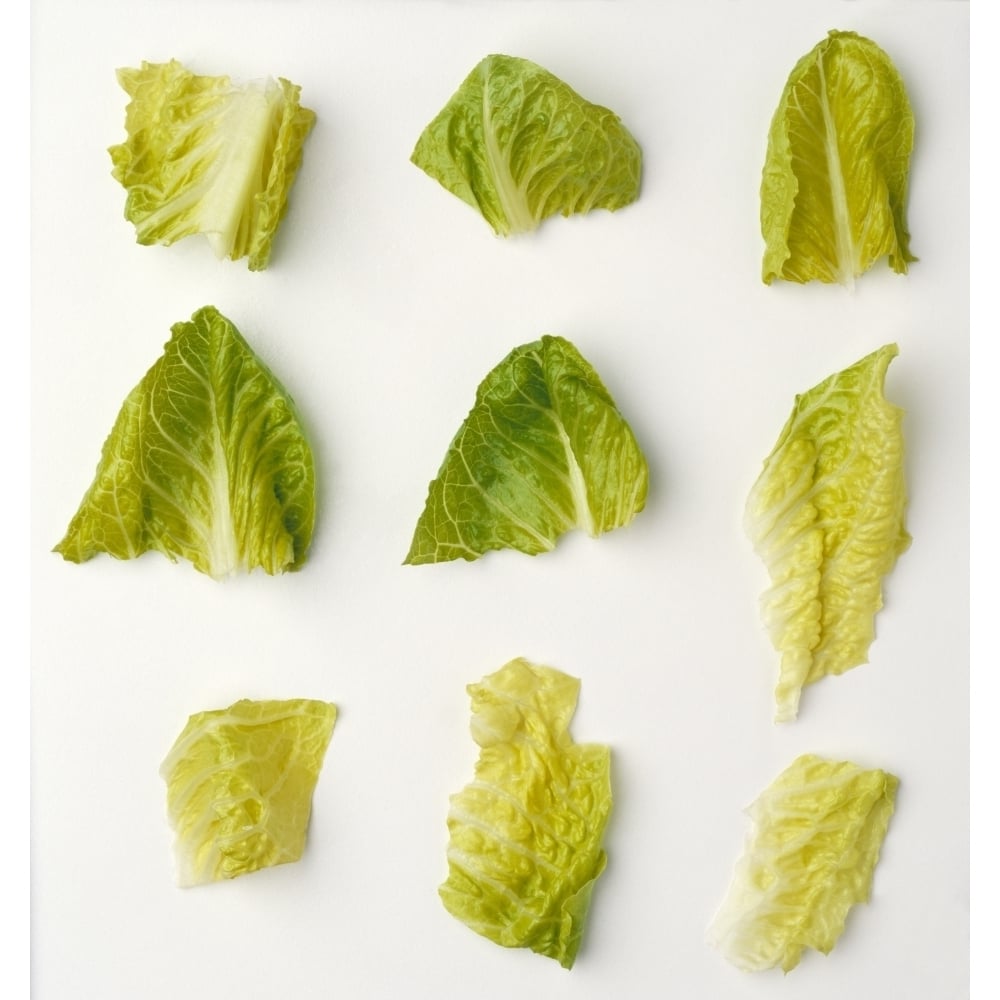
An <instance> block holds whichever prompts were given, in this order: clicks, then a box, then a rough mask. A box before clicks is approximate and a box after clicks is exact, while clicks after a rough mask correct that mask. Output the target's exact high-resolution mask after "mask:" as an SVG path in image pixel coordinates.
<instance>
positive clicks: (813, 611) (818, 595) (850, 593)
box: [746, 344, 910, 722]
mask: <svg viewBox="0 0 1000 1000" xmlns="http://www.w3.org/2000/svg"><path fill="white" fill-rule="evenodd" d="M898 353H899V350H898V348H897V347H896V345H895V344H887V345H886V346H885V347H882V348H880V349H879V350H877V351H875V352H873V353H872V354H869V355H868V356H867V357H865V358H862V359H861V360H860V361H859V362H858V363H857V364H855V365H852V366H851V367H850V368H847V369H845V370H844V371H842V372H838V373H837V374H835V375H831V376H830V377H829V378H828V379H826V380H825V381H823V382H821V383H820V384H819V385H817V386H816V387H815V388H813V389H810V390H809V391H808V392H806V393H804V394H802V395H801V396H797V397H796V399H795V407H794V409H793V410H792V415H791V416H790V417H789V418H788V422H787V423H786V424H785V427H784V429H783V430H782V432H781V436H780V437H779V438H778V443H777V444H776V445H775V447H774V450H773V451H772V452H771V454H770V456H769V457H768V458H767V459H766V461H765V462H764V468H763V470H762V471H761V474H760V476H759V477H758V479H757V482H756V483H755V484H754V486H753V488H752V490H751V491H750V496H749V499H748V500H747V508H746V530H747V534H748V535H749V536H750V539H751V540H752V541H753V544H754V548H755V549H756V551H757V552H758V553H759V554H760V556H761V558H762V559H763V560H764V562H765V563H766V564H767V569H768V572H769V574H770V577H771V587H770V588H769V589H768V590H767V592H766V593H765V594H764V596H763V598H762V601H761V610H762V612H763V617H764V621H765V623H766V624H767V627H768V629H769V631H770V634H771V640H772V642H773V643H774V647H775V649H777V650H778V651H779V652H780V653H781V672H780V676H779V679H778V686H777V688H776V690H775V700H776V702H777V713H776V716H775V719H776V721H779V722H784V721H788V720H790V719H794V718H795V716H796V714H797V713H798V706H799V695H800V693H801V690H802V688H803V687H804V686H805V685H807V684H812V683H814V682H815V681H818V680H819V679H820V678H821V677H825V676H826V675H827V674H840V673H843V672H844V671H845V670H849V669H850V668H851V667H855V666H857V665H858V664H860V663H865V662H867V659H868V647H869V645H870V644H871V641H872V639H873V638H874V637H875V613H876V612H877V611H878V609H879V608H880V607H882V578H883V576H885V575H886V574H887V573H888V572H889V571H890V570H891V569H892V567H893V566H894V565H895V563H896V559H897V557H898V556H899V555H900V554H901V553H902V552H903V551H905V550H906V548H907V547H908V546H909V544H910V536H909V534H908V533H907V531H906V527H905V523H904V521H905V513H906V481H905V478H904V475H903V436H902V420H903V411H902V410H901V409H899V407H897V406H894V405H892V404H891V403H889V402H887V401H886V399H885V396H884V395H883V387H884V383H885V373H886V369H887V368H888V367H889V362H890V361H892V359H893V358H894V357H895V356H896V355H897V354H898Z"/></svg>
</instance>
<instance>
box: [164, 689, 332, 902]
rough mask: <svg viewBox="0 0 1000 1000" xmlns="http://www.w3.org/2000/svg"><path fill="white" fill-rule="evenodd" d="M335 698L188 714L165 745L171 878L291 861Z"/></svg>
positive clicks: (185, 879)
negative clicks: (171, 836) (173, 863)
mask: <svg viewBox="0 0 1000 1000" xmlns="http://www.w3.org/2000/svg"><path fill="white" fill-rule="evenodd" d="M336 718H337V707H336V706H335V705H333V704H331V703H329V702H324V701H314V700H311V699H307V698H298V699H292V700H289V701H248V700H246V699H244V700H242V701H238V702H236V703H235V704H233V705H230V706H229V708H224V709H217V710H214V711H210V712H199V713H198V714H197V715H192V716H191V717H190V718H189V719H188V722H187V725H186V726H185V727H184V730H183V731H182V732H181V734H180V736H178V737H177V740H176V742H175V743H174V745H173V747H172V748H171V750H170V753H169V754H167V757H166V759H165V760H164V761H163V765H162V767H161V768H160V774H161V775H162V777H163V780H164V781H165V782H166V783H167V814H168V817H169V819H170V824H171V826H172V827H173V829H174V832H175V833H176V841H175V844H174V852H175V855H176V860H177V881H178V883H179V884H180V885H182V886H193V885H202V884H204V883H207V882H217V881H220V880H221V879H227V878H236V876H237V875H246V874H248V873H249V872H254V871H257V870H258V869H260V868H267V867H269V866H270V865H281V864H286V863H287V862H289V861H298V860H299V858H301V857H302V851H303V849H304V848H305V842H306V830H307V828H308V826H309V816H310V813H311V811H312V796H313V790H314V789H315V787H316V781H317V779H318V778H319V772H320V769H321V768H322V766H323V757H324V755H325V754H326V748H327V746H328V744H329V742H330V737H331V736H332V735H333V725H334V722H335V721H336Z"/></svg>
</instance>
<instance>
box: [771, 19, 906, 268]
mask: <svg viewBox="0 0 1000 1000" xmlns="http://www.w3.org/2000/svg"><path fill="white" fill-rule="evenodd" d="M912 149H913V112H912V111H911V110H910V103H909V100H908V99H907V96H906V90H905V88H904V86H903V81H902V79H901V77H900V75H899V73H898V72H897V71H896V68H895V67H894V66H893V64H892V62H891V61H890V59H889V57H888V56H887V55H886V54H885V53H884V52H883V51H882V50H881V49H880V48H879V47H878V46H877V45H876V44H875V43H874V42H872V41H870V40H869V39H867V38H862V37H861V36H860V35H858V34H855V33H854V32H853V31H831V32H830V33H829V37H828V38H826V39H824V40H823V41H822V42H820V43H819V45H817V46H816V47H815V48H814V49H813V50H812V51H811V52H810V53H809V54H808V55H806V56H804V57H803V58H802V59H800V60H799V61H798V63H797V64H796V66H795V68H794V69H793V70H792V73H791V76H790V77H789V78H788V83H787V84H786V85H785V90H784V93H783V94H782V95H781V101H780V103H779V104H778V109H777V111H776V112H775V114H774V119H773V121H772V122H771V132H770V135H769V136H768V143H767V159H766V161H765V163H764V176H763V181H762V183H761V189H760V218H761V230H762V232H763V235H764V241H765V243H766V245H767V248H766V250H765V252H764V266H763V277H764V281H765V282H766V283H767V284H770V283H771V282H772V281H773V280H774V279H775V278H784V279H785V280H787V281H798V282H805V281H811V280H812V279H814V278H816V279H819V280H820V281H826V282H840V283H841V284H843V285H847V286H851V285H853V283H854V279H855V278H856V277H858V276H859V275H861V274H863V273H864V272H865V271H867V270H868V268H870V267H871V266H872V264H874V263H875V262H876V261H877V260H879V259H880V258H881V257H885V256H888V258H889V266H890V267H891V268H892V269H893V270H894V271H896V272H897V273H905V272H906V270H907V264H908V263H909V262H910V261H913V260H916V258H915V257H914V256H913V254H911V253H910V234H909V232H908V230H907V225H906V198H907V185H908V178H909V169H910V152H911V151H912Z"/></svg>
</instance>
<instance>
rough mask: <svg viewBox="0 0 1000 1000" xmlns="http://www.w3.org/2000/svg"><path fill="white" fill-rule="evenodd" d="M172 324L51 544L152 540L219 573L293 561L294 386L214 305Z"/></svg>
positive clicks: (304, 483)
mask: <svg viewBox="0 0 1000 1000" xmlns="http://www.w3.org/2000/svg"><path fill="white" fill-rule="evenodd" d="M172 333H173V336H172V337H171V339H170V341H169V343H168V344H167V345H166V348H165V350H164V353H163V356H162V357H161V358H160V359H159V360H158V361H157V362H156V364H154V365H153V367H152V368H150V370H149V371H148V372H147V373H146V375H145V376H144V377H143V379H142V381H141V382H139V384H138V385H137V386H136V387H135V388H134V389H133V390H132V392H131V393H129V395H128V398H127V399H126V400H125V402H124V404H123V405H122V408H121V412H120V413H119V414H118V418H117V419H116V421H115V424H114V427H113V428H112V430H111V434H110V435H109V436H108V439H107V441H105V443H104V448H103V450H102V452H101V461H100V463H99V464H98V467H97V474H96V476H95V477H94V481H93V483H92V484H91V486H90V488H89V489H88V490H87V493H86V494H85V495H84V498H83V500H82V502H81V503H80V508H79V510H78V511H77V512H76V514H75V515H74V517H73V519H72V521H71V522H70V525H69V528H68V529H67V531H66V536H65V537H64V538H63V539H62V541H61V542H59V544H58V545H57V546H56V548H55V551H56V552H59V553H61V554H62V556H63V557H64V558H65V559H68V560H70V561H71V562H84V561H85V560H87V559H90V558H92V557H93V556H95V555H97V554H98V553H101V552H106V553H108V554H109V555H112V556H114V557H115V558H116V559H134V558H135V557H136V556H139V555H142V553H143V552H146V551H148V550H150V549H152V550H155V551H158V552H162V553H163V554H164V555H165V556H167V557H168V558H170V559H171V560H176V558H177V557H178V556H180V557H182V558H184V559H188V560H190V562H192V563H193V564H194V566H195V567H196V568H197V569H198V570H200V571H201V572H202V573H207V574H209V575H210V576H212V577H215V578H216V579H219V578H222V577H225V576H229V575H231V574H233V573H236V572H249V571H250V570H252V569H255V568H256V567H258V566H259V567H261V568H262V569H264V570H265V572H267V573H280V572H283V571H284V570H295V569H299V568H300V567H301V566H302V564H303V562H304V561H305V558H306V553H307V551H308V549H309V543H310V541H311V539H312V531H313V520H314V517H315V498H314V493H315V473H314V471H313V459H312V451H311V450H310V448H309V442H308V441H307V440H306V436H305V433H304V431H303V429H302V426H301V423H300V420H299V417H298V414H297V412H296V409H295V404H294V402H293V401H292V398H291V396H289V395H288V393H287V392H286V391H285V390H284V388H283V387H282V386H281V384H280V383H279V382H278V380H277V379H276V378H275V377H274V376H273V375H272V374H271V372H270V371H268V369H267V368H266V367H265V366H264V364H263V363H262V362H261V361H260V359H259V358H258V357H257V356H256V355H255V354H254V353H253V351H252V350H251V348H250V346H249V345H248V344H247V342H246V341H245V340H244V339H243V337H242V336H241V335H240V332H239V331H238V330H237V329H236V327H235V326H233V324H232V323H231V322H230V321H229V320H228V319H226V317H225V316H223V315H222V314H221V313H219V311H218V310H217V309H215V308H214V307H213V306H206V307H204V308H203V309H199V310H198V312H196V313H195V314H194V316H192V317H191V321H190V322H188V323H176V324H175V325H174V326H173V328H172Z"/></svg>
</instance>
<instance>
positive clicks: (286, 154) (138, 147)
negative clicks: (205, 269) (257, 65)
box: [108, 60, 316, 271]
mask: <svg viewBox="0 0 1000 1000" xmlns="http://www.w3.org/2000/svg"><path fill="white" fill-rule="evenodd" d="M118 82H119V83H120V84H121V85H122V87H123V89H124V90H125V91H126V93H127V94H128V95H129V97H130V98H131V100H130V102H129V104H128V107H127V108H126V112H125V128H126V132H127V133H128V138H127V139H126V141H125V142H124V143H121V144H120V145H117V146H112V147H111V148H110V149H109V150H108V152H109V153H110V154H111V160H112V163H113V165H114V169H113V170H112V176H113V177H114V178H115V179H116V180H117V181H119V182H120V183H121V185H122V187H124V188H125V190H126V191H127V192H128V195H127V197H126V200H125V218H126V219H128V220H129V222H131V223H133V224H134V225H135V230H136V238H137V241H138V242H139V243H142V244H151V243H163V244H166V245H169V244H171V243H173V242H174V241H176V240H179V239H181V238H182V237H184V236H190V235H192V234H194V233H204V234H205V235H206V236H207V237H208V240H209V242H210V243H211V245H212V248H213V250H214V251H215V254H216V256H218V257H226V256H228V257H230V258H232V259H233V260H238V259H240V258H242V257H247V258H248V261H247V263H248V266H249V268H250V270H251V271H260V270H263V269H264V268H265V267H267V264H268V261H269V260H270V256H271V246H272V243H273V240H274V235H275V233H276V232H277V230H278V224H279V223H280V222H281V219H282V218H283V216H284V215H285V211H286V209H287V205H288V193H289V191H290V189H291V186H292V182H293V181H294V180H295V174H296V172H297V171H298V169H299V165H300V164H301V162H302V147H303V145H304V143H305V140H306V136H307V135H308V134H309V132H310V130H311V129H312V127H313V125H314V123H315V121H316V115H315V113H314V112H312V111H310V110H309V109H308V108H304V107H302V106H301V105H300V104H299V93H300V89H301V88H299V87H297V86H295V85H294V84H292V83H289V82H288V80H284V79H280V78H279V79H278V80H277V81H275V80H272V79H267V80H264V81H257V82H253V83H249V84H246V85H244V86H237V85H235V84H233V83H232V82H231V81H230V79H229V77H227V76H197V75H195V74H194V73H191V72H190V71H189V70H187V69H185V68H184V67H183V66H182V65H181V64H180V63H179V62H177V61H176V60H171V61H170V62H168V63H147V62H144V63H143V64H142V66H141V67H140V68H139V69H120V70H118Z"/></svg>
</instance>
